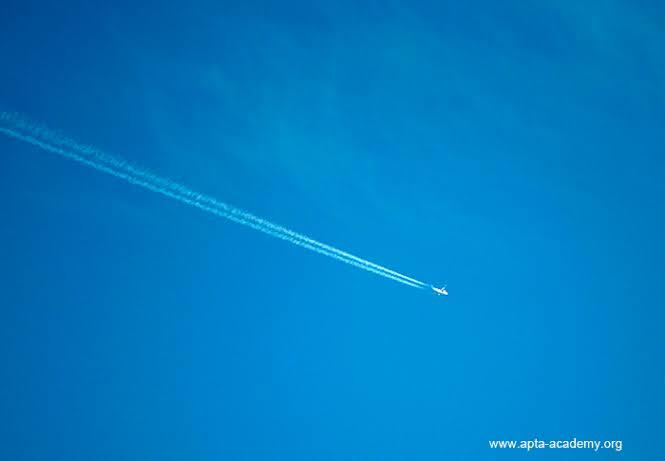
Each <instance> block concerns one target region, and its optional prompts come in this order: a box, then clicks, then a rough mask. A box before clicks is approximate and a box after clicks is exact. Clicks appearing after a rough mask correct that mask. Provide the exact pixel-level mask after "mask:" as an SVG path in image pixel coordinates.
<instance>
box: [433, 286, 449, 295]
mask: <svg viewBox="0 0 665 461" xmlns="http://www.w3.org/2000/svg"><path fill="white" fill-rule="evenodd" d="M431 287H432V290H434V292H435V293H436V294H438V295H439V296H441V295H445V296H448V291H447V290H446V285H444V286H442V287H441V288H437V287H435V286H434V285H431Z"/></svg>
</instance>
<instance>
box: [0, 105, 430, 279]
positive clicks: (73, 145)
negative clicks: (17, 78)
mask: <svg viewBox="0 0 665 461" xmlns="http://www.w3.org/2000/svg"><path fill="white" fill-rule="evenodd" d="M0 122H1V123H2V125H0V132H1V133H3V134H5V135H7V136H10V137H12V138H15V139H18V140H20V141H23V142H26V143H28V144H32V145H33V146H36V147H39V148H41V149H43V150H45V151H48V152H52V153H55V154H58V155H60V156H62V157H65V158H68V159H70V160H74V161H77V162H79V163H82V164H84V165H87V166H89V167H92V168H94V169H96V170H98V171H101V172H105V173H108V174H110V175H112V176H115V177H117V178H121V179H124V180H126V181H127V182H129V183H132V184H136V185H139V186H142V187H144V188H146V189H149V190H151V191H154V192H157V193H160V194H163V195H165V196H167V197H170V198H173V199H175V200H178V201H180V202H182V203H185V204H188V205H191V206H194V207H196V208H199V209H201V210H203V211H206V212H209V213H212V214H214V215H216V216H220V217H223V218H226V219H228V220H230V221H233V222H236V223H238V224H242V225H244V226H247V227H250V228H252V229H255V230H258V231H260V232H263V233H265V234H267V235H270V236H272V237H276V238H279V239H282V240H285V241H287V242H289V243H292V244H294V245H297V246H300V247H302V248H306V249H308V250H311V251H314V252H316V253H319V254H322V255H325V256H328V257H330V258H333V259H335V260H338V261H341V262H344V263H346V264H349V265H351V266H354V267H357V268H359V269H363V270H365V271H368V272H371V273H374V274H377V275H380V276H382V277H385V278H388V279H391V280H395V281H396V282H399V283H402V284H405V285H408V286H411V287H414V288H421V289H423V288H427V287H429V286H430V285H428V284H425V283H423V282H421V281H419V280H416V279H414V278H411V277H408V276H406V275H403V274H400V273H399V272H397V271H394V270H391V269H388V268H387V267H384V266H381V265H379V264H376V263H372V262H370V261H367V260H365V259H362V258H360V257H358V256H355V255H352V254H350V253H347V252H345V251H342V250H340V249H338V248H335V247H333V246H331V245H327V244H325V243H322V242H319V241H317V240H315V239H312V238H310V237H308V236H306V235H304V234H300V233H298V232H295V231H292V230H290V229H288V228H286V227H283V226H280V225H277V224H274V223H271V222H270V221H267V220H265V219H263V218H259V217H258V216H255V215H253V214H251V213H249V212H247V211H245V210H242V209H240V208H237V207H234V206H231V205H228V204H226V203H224V202H220V201H219V200H216V199H214V198H213V197H210V196H208V195H205V194H201V193H198V192H195V191H193V190H191V189H189V188H188V187H186V186H183V185H181V184H178V183H176V182H174V181H172V180H170V179H168V178H164V177H161V176H158V175H156V174H154V173H152V172H150V171H149V170H146V169H143V168H139V167H136V166H134V165H131V164H130V163H128V162H126V161H125V160H122V159H120V158H117V157H114V156H111V155H109V154H107V153H104V152H102V151H100V150H98V149H95V148H93V147H90V146H85V145H81V144H78V143H77V142H75V141H73V140H71V139H69V138H67V137H65V136H62V135H60V134H58V133H56V132H53V131H51V130H48V129H46V128H43V127H39V126H36V125H33V124H30V123H28V122H25V121H24V120H23V119H21V118H19V117H18V116H16V115H14V114H10V113H6V112H0Z"/></svg>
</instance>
